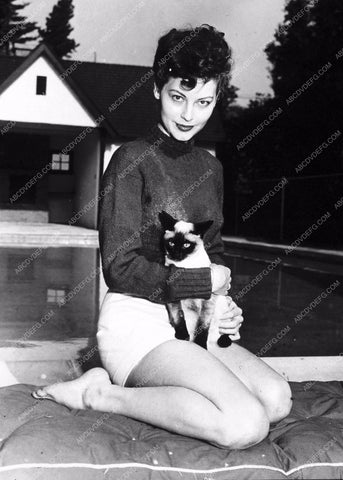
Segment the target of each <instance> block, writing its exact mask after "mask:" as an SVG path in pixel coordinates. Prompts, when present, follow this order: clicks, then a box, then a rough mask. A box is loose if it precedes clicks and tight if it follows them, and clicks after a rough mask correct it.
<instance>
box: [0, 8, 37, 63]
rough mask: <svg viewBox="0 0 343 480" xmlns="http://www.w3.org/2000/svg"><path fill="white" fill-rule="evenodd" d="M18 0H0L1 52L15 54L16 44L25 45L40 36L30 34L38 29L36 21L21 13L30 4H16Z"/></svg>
mask: <svg viewBox="0 0 343 480" xmlns="http://www.w3.org/2000/svg"><path fill="white" fill-rule="evenodd" d="M15 2H16V0H0V52H1V53H5V54H6V55H15V53H16V44H20V45H23V44H25V43H26V42H29V41H31V40H36V39H37V38H38V36H37V35H36V36H30V34H31V33H32V32H34V31H35V30H37V26H36V22H28V21H27V20H26V17H25V16H24V15H20V12H21V10H23V9H24V8H25V7H26V6H27V5H28V4H27V3H24V4H16V3H15Z"/></svg>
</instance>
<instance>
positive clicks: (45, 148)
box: [0, 44, 223, 229]
mask: <svg viewBox="0 0 343 480" xmlns="http://www.w3.org/2000/svg"><path fill="white" fill-rule="evenodd" d="M152 87H153V75H152V70H151V69H149V68H148V67H140V66H131V65H114V64H101V63H91V62H81V61H70V60H68V61H64V60H63V61H59V60H57V58H56V57H55V56H54V54H53V53H52V52H51V50H50V49H49V48H48V47H47V46H46V45H45V44H41V45H39V46H38V47H37V48H36V49H35V50H33V51H32V52H31V53H30V54H29V55H28V56H27V57H10V56H0V133H1V135H0V221H8V220H11V221H19V222H21V221H30V222H50V223H61V224H68V223H69V224H72V225H79V226H83V227H87V228H91V229H96V228H97V216H98V202H97V201H96V199H97V198H98V196H99V193H101V192H100V191H99V185H100V178H101V175H102V173H103V171H104V169H105V168H106V166H107V164H108V162H109V160H110V158H111V155H112V153H113V152H114V151H115V149H116V148H118V146H120V145H121V144H122V143H123V142H125V141H127V140H131V139H134V138H136V137H138V136H140V135H143V134H144V133H145V132H146V131H147V130H148V129H149V128H150V127H151V126H152V124H153V123H154V122H155V121H156V120H157V118H158V117H157V108H156V101H155V99H154V97H153V94H152ZM221 140H223V130H222V126H221V123H220V120H219V114H218V111H215V114H214V115H213V116H212V118H211V120H210V122H209V123H208V125H207V126H206V128H205V129H204V130H203V131H202V132H201V133H200V134H199V135H198V138H197V143H198V144H200V145H202V146H204V147H205V148H208V149H209V150H212V151H214V148H215V143H216V142H220V141H221Z"/></svg>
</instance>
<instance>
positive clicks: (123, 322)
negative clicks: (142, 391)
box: [97, 292, 175, 386]
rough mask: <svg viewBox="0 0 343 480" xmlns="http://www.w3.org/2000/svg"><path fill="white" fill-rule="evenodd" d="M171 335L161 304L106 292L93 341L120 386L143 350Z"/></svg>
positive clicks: (170, 337) (143, 354) (167, 338)
mask: <svg viewBox="0 0 343 480" xmlns="http://www.w3.org/2000/svg"><path fill="white" fill-rule="evenodd" d="M174 338H175V331H174V328H173V327H172V326H171V325H170V323H169V317H168V312H167V308H166V306H165V305H160V304H158V303H153V302H150V301H149V300H145V299H144V298H137V297H131V296H130V295H125V294H123V293H112V292H107V293H106V295H105V298H104V300H103V302H102V305H101V309H100V315H99V322H98V332H97V341H98V347H99V354H100V358H101V361H102V363H103V366H104V368H105V369H106V370H107V372H108V374H109V376H110V378H111V380H112V382H113V383H114V384H116V385H121V386H124V385H125V382H126V380H127V377H128V376H129V374H130V372H131V371H132V369H133V368H134V367H135V366H136V365H137V364H138V363H139V362H140V361H141V360H142V358H143V357H144V356H145V355H146V354H147V353H149V352H150V351H151V350H153V349H154V348H155V347H157V346H158V345H161V344H162V343H164V342H166V341H168V340H171V339H174Z"/></svg>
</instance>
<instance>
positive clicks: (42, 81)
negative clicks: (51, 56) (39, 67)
mask: <svg viewBox="0 0 343 480" xmlns="http://www.w3.org/2000/svg"><path fill="white" fill-rule="evenodd" d="M36 95H46V77H42V76H39V75H38V76H37V79H36Z"/></svg>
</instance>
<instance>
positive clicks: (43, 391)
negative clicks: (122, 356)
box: [32, 368, 114, 411]
mask: <svg viewBox="0 0 343 480" xmlns="http://www.w3.org/2000/svg"><path fill="white" fill-rule="evenodd" d="M111 385H112V384H111V381H110V378H109V376H108V373H107V372H106V370H104V369H103V368H92V369H91V370H88V372H86V373H84V374H83V375H82V376H81V377H80V378H77V379H76V380H71V381H70V382H62V383H54V384H52V385H48V386H46V387H42V388H40V389H38V390H36V391H35V392H32V396H33V397H34V398H37V399H40V400H44V399H47V400H53V401H54V402H57V403H60V404H62V405H65V406H66V407H69V408H72V409H74V408H75V409H78V410H85V409H87V408H92V409H94V410H96V409H97V408H94V407H93V405H92V403H91V402H95V400H96V398H95V395H94V394H92V392H94V393H95V394H96V393H98V394H100V393H101V391H103V390H104V391H107V390H108V389H109V388H108V387H111ZM112 386H114V385H112ZM113 407H114V406H113ZM112 411H113V409H112Z"/></svg>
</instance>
